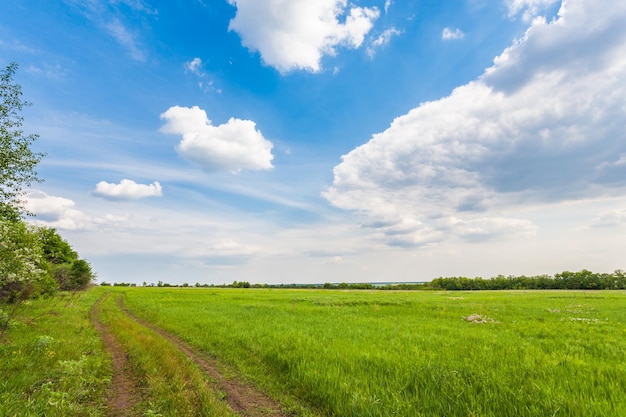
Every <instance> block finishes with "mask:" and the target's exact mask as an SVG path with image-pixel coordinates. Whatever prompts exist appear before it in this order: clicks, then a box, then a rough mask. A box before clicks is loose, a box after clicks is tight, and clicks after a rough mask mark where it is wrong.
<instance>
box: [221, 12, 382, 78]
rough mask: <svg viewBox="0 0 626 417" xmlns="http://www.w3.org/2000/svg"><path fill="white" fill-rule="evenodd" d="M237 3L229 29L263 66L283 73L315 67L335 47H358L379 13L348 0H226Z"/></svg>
mask: <svg viewBox="0 0 626 417" xmlns="http://www.w3.org/2000/svg"><path fill="white" fill-rule="evenodd" d="M229 2H230V4H232V5H233V6H235V7H237V14H236V15H235V17H234V18H233V19H232V20H231V22H230V25H229V29H230V30H232V31H235V32H237V33H238V34H239V36H241V40H242V43H243V45H244V46H245V47H247V48H249V49H250V50H253V51H258V52H259V53H260V54H261V58H262V60H263V62H264V63H265V64H266V65H269V66H272V67H274V68H276V69H277V70H278V71H280V72H282V73H285V72H289V71H293V70H307V71H312V72H318V71H320V69H321V63H320V61H321V59H322V57H323V56H324V55H331V56H332V55H335V53H336V48H337V47H339V46H342V47H346V48H359V47H360V46H361V44H362V43H363V40H364V38H365V35H367V33H368V32H369V31H370V29H371V28H372V27H373V26H374V22H375V21H376V19H378V17H379V15H380V12H379V10H378V9H377V8H376V7H371V8H368V7H352V6H350V7H349V6H348V2H347V0H316V1H310V0H291V1H283V2H277V1H273V0H229Z"/></svg>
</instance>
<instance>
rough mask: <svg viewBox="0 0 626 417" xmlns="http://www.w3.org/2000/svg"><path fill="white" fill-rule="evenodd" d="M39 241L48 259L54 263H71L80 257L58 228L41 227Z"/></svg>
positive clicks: (38, 231)
mask: <svg viewBox="0 0 626 417" xmlns="http://www.w3.org/2000/svg"><path fill="white" fill-rule="evenodd" d="M37 233H38V235H39V241H40V242H41V246H42V249H43V254H44V257H45V258H46V260H47V261H48V262H50V263H52V264H71V263H73V262H74V261H76V260H77V259H78V254H77V253H76V252H75V251H74V250H73V249H72V247H71V246H70V244H69V243H67V242H66V241H65V240H64V239H63V238H62V237H61V235H59V234H58V233H57V231H56V229H54V228H52V227H40V228H39V229H38V230H37Z"/></svg>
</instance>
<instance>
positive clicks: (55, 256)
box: [37, 227, 95, 291]
mask: <svg viewBox="0 0 626 417" xmlns="http://www.w3.org/2000/svg"><path fill="white" fill-rule="evenodd" d="M37 234H38V238H39V243H40V245H41V248H42V252H43V257H44V259H45V260H46V262H47V263H48V271H49V274H50V276H51V277H53V278H54V280H55V281H56V282H57V283H58V286H59V288H60V289H61V290H63V291H75V290H81V289H84V288H86V287H87V286H88V285H89V284H90V283H91V281H92V280H93V279H94V278H95V274H94V273H93V272H92V270H91V266H90V265H89V263H88V262H87V261H85V260H83V259H80V258H79V257H78V254H77V253H76V252H75V251H74V250H73V249H72V247H71V246H70V244H69V243H67V242H66V241H65V240H64V239H63V238H62V237H61V236H60V235H59V234H58V232H57V231H56V229H54V228H50V227H41V228H38V229H37Z"/></svg>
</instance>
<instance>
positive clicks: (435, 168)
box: [323, 0, 626, 244]
mask: <svg viewBox="0 0 626 417" xmlns="http://www.w3.org/2000/svg"><path fill="white" fill-rule="evenodd" d="M518 4H526V5H527V6H528V5H531V4H534V3H532V2H528V1H527V2H520V3H518ZM566 6H567V7H566ZM566 6H565V5H564V6H563V7H561V9H560V11H559V14H558V17H557V18H556V19H555V20H554V21H552V22H549V23H548V22H546V21H545V20H541V19H535V20H534V21H533V23H532V24H531V26H530V27H529V29H528V30H527V32H526V34H525V36H524V37H523V38H522V39H520V40H519V41H516V42H515V44H513V45H512V46H511V47H509V48H507V49H506V50H505V51H504V52H503V53H502V54H501V55H500V56H498V57H497V58H496V59H495V60H494V65H493V66H492V67H490V68H488V69H487V70H486V71H485V72H484V74H483V75H482V76H481V77H480V78H479V79H477V80H475V81H473V82H470V83H468V84H466V85H463V86H461V87H458V88H457V89H455V90H454V91H453V92H452V94H451V95H449V96H448V97H445V98H442V99H440V100H436V101H432V102H427V103H422V104H421V105H420V106H419V107H417V108H415V109H413V110H411V111H410V112H409V113H408V114H406V115H404V116H400V117H398V118H397V119H395V120H394V121H393V123H392V124H391V126H390V127H389V128H388V129H387V130H386V131H384V132H382V133H379V134H376V135H374V136H373V137H372V139H371V140H370V141H369V142H368V143H366V144H364V145H362V146H360V147H358V148H356V149H354V150H353V151H351V152H350V153H348V154H347V155H344V156H343V157H342V162H341V164H339V165H338V166H336V167H335V169H334V181H333V185H332V186H331V187H329V188H328V189H327V190H326V191H325V192H324V193H323V195H324V196H325V197H326V198H327V199H328V200H329V201H330V202H331V203H332V204H333V205H335V206H337V207H340V208H343V209H347V210H353V211H355V212H357V213H359V214H360V215H361V216H362V218H363V219H364V220H363V224H364V225H366V226H368V227H371V228H372V229H373V230H375V231H377V232H379V233H383V235H384V237H385V238H386V239H387V241H388V242H392V241H393V239H395V238H396V236H398V235H397V234H395V228H400V229H402V230H405V229H404V226H406V225H412V227H413V229H411V228H409V230H410V233H405V234H404V236H410V239H404V240H403V241H402V242H404V243H407V242H414V243H415V244H420V242H430V241H437V239H445V238H446V236H451V235H454V236H457V237H460V238H463V239H470V240H471V239H486V238H491V237H497V236H511V235H515V234H522V235H524V234H529V233H530V234H532V233H534V230H535V226H534V225H533V224H532V223H530V222H529V221H528V220H525V219H520V218H516V217H515V216H516V215H515V214H511V215H508V216H503V215H502V213H503V212H504V213H513V212H514V211H515V207H516V206H518V205H522V204H529V203H530V202H532V203H533V204H551V203H553V202H557V201H563V200H567V199H582V198H594V197H597V196H599V195H600V196H601V195H604V194H609V193H613V192H615V190H617V189H622V188H623V187H626V164H624V163H623V158H622V157H623V156H624V155H626V137H625V134H626V133H625V131H624V119H625V117H626V114H625V113H626V58H625V57H626V25H624V24H623V22H624V21H625V20H626V4H622V3H619V4H618V3H611V6H610V7H597V5H596V4H594V3H593V2H592V1H583V0H572V1H570V2H568V3H567V5H566Z"/></svg>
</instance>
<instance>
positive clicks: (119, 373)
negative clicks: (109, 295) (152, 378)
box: [91, 298, 141, 417]
mask: <svg viewBox="0 0 626 417" xmlns="http://www.w3.org/2000/svg"><path fill="white" fill-rule="evenodd" d="M101 301H102V298H100V299H98V300H97V301H96V302H95V304H94V305H93V307H92V308H91V321H92V322H93V324H94V327H95V328H96V330H97V331H98V333H100V337H101V338H102V342H103V343H104V347H105V349H106V350H107V352H109V354H110V355H111V360H112V362H113V377H112V378H111V388H110V390H109V394H108V398H107V415H108V416H111V417H118V416H119V417H132V416H134V415H135V414H134V413H133V410H134V408H135V406H136V405H137V404H139V402H140V398H141V397H140V395H139V391H138V389H137V384H136V381H135V379H134V378H133V376H132V373H131V372H130V370H129V364H128V358H127V356H126V352H125V351H124V349H123V348H122V346H121V345H120V344H119V342H118V341H117V340H116V339H115V336H114V335H113V333H111V331H110V329H109V328H108V327H106V326H105V325H103V324H102V323H101V322H100V320H99V310H98V307H99V305H100V302H101Z"/></svg>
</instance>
